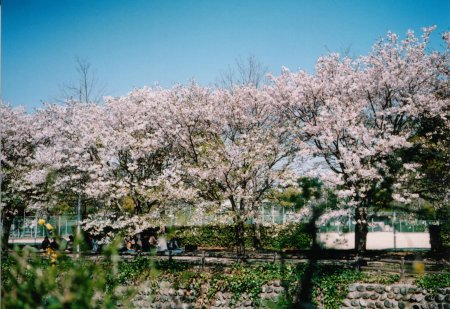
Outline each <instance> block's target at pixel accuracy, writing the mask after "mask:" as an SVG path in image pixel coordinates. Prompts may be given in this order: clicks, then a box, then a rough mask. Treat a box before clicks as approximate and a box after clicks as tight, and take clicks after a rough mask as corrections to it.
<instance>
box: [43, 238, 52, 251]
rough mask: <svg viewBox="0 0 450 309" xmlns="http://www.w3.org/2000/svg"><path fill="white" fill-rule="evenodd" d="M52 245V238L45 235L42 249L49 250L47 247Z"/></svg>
mask: <svg viewBox="0 0 450 309" xmlns="http://www.w3.org/2000/svg"><path fill="white" fill-rule="evenodd" d="M48 247H50V240H49V239H48V237H47V236H45V238H44V240H43V241H42V244H41V249H42V250H47V248H48Z"/></svg>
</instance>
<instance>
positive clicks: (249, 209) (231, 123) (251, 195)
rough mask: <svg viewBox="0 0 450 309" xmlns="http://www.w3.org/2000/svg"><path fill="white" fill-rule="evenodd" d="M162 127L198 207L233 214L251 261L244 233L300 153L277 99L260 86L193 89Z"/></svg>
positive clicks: (176, 98) (180, 92) (181, 91)
mask: <svg viewBox="0 0 450 309" xmlns="http://www.w3.org/2000/svg"><path fill="white" fill-rule="evenodd" d="M167 110H168V111H169V113H168V116H167V118H166V119H164V121H163V123H162V124H161V127H162V128H164V131H165V134H166V136H167V139H169V140H171V141H173V144H174V151H175V152H174V153H175V154H176V156H177V158H178V159H177V160H178V161H179V162H181V165H180V166H179V170H178V174H179V176H180V178H181V181H182V183H183V184H184V185H185V186H186V187H188V188H192V189H193V191H192V193H193V195H192V196H193V197H195V198H196V199H197V207H198V205H203V207H205V208H206V209H208V208H209V209H214V210H215V211H216V212H218V213H220V212H227V213H228V214H229V215H230V216H231V217H232V220H233V224H234V225H235V227H236V239H237V253H238V256H240V257H242V256H245V246H244V228H245V225H244V224H245V222H246V221H247V220H249V219H251V220H257V214H258V213H259V210H260V207H261V206H262V202H263V201H264V199H265V198H266V197H267V195H268V194H269V192H270V190H271V189H272V188H273V187H274V186H276V185H278V184H280V183H281V182H283V181H284V180H288V179H291V177H290V176H291V173H290V164H291V163H292V159H293V155H294V153H295V150H296V145H295V144H294V143H292V139H291V132H290V131H289V129H288V128H287V127H285V126H284V125H283V122H281V119H280V117H278V114H277V111H276V109H275V105H274V104H273V101H272V99H271V97H270V96H269V95H268V93H267V92H266V91H265V90H264V89H261V90H258V89H257V88H256V87H255V86H252V85H250V86H242V87H235V88H233V91H226V90H218V91H214V92H210V91H209V90H208V89H205V88H202V87H199V86H198V85H196V84H192V85H191V86H190V87H178V88H176V89H174V91H173V92H172V98H171V100H170V102H169V106H168V107H167Z"/></svg>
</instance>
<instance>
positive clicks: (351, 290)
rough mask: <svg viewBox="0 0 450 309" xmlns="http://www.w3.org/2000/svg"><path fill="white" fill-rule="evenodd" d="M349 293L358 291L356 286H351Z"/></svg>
mask: <svg viewBox="0 0 450 309" xmlns="http://www.w3.org/2000/svg"><path fill="white" fill-rule="evenodd" d="M348 291H349V292H353V291H356V285H354V284H351V285H349V287H348Z"/></svg>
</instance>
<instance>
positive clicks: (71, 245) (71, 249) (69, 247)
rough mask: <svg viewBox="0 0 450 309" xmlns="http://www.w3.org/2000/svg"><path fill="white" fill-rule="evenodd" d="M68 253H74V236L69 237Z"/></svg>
mask: <svg viewBox="0 0 450 309" xmlns="http://www.w3.org/2000/svg"><path fill="white" fill-rule="evenodd" d="M66 251H67V252H72V251H73V235H69V240H68V241H67V246H66Z"/></svg>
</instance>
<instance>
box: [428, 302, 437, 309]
mask: <svg viewBox="0 0 450 309" xmlns="http://www.w3.org/2000/svg"><path fill="white" fill-rule="evenodd" d="M428 308H429V309H437V305H436V304H434V303H429V304H428Z"/></svg>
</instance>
